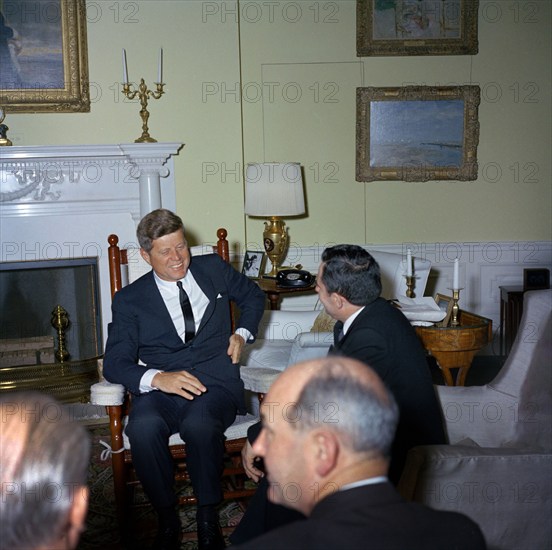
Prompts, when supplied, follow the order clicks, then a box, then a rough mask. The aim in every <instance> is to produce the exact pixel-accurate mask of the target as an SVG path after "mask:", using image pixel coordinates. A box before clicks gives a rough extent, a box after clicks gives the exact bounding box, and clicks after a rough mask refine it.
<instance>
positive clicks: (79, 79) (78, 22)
mask: <svg viewBox="0 0 552 550" xmlns="http://www.w3.org/2000/svg"><path fill="white" fill-rule="evenodd" d="M0 106H2V107H3V108H4V110H5V111H6V112H26V113H36V112H87V111H90V95H89V80H88V52H87V43H86V4H85V0H0Z"/></svg>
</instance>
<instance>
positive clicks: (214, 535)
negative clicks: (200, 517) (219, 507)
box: [197, 519, 226, 550]
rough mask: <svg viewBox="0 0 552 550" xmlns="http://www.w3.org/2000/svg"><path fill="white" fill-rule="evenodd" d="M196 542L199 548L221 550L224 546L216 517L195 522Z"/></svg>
mask: <svg viewBox="0 0 552 550" xmlns="http://www.w3.org/2000/svg"><path fill="white" fill-rule="evenodd" d="M197 544H198V548H199V550H221V549H222V548H226V543H225V542H224V537H223V536H222V530H221V528H220V524H219V522H218V519H215V520H211V521H198V522H197Z"/></svg>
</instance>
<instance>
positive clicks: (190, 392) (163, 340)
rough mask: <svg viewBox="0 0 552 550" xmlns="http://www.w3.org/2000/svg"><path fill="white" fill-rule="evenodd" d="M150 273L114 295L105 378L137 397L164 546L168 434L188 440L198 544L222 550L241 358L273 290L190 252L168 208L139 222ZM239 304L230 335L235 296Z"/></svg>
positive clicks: (169, 542)
mask: <svg viewBox="0 0 552 550" xmlns="http://www.w3.org/2000/svg"><path fill="white" fill-rule="evenodd" d="M137 237H138V242H139V243H140V247H141V248H140V254H141V255H142V257H143V258H144V259H145V260H146V262H148V264H150V265H151V267H152V271H150V272H149V273H147V274H145V275H143V276H142V277H140V278H139V279H138V280H137V281H135V282H133V283H132V284H130V285H128V286H126V287H124V288H123V289H122V290H120V291H118V292H117V293H116V294H115V296H114V299H113V304H112V312H113V320H112V322H111V323H110V325H109V333H108V339H107V343H106V349H105V355H104V376H105V378H106V379H107V380H108V381H109V382H114V383H118V384H122V385H124V386H125V387H126V388H127V389H128V390H130V391H131V392H132V393H133V394H134V396H133V399H132V408H131V411H130V417H129V423H128V426H127V428H126V433H127V435H128V437H129V439H130V444H131V447H132V458H133V464H134V467H135V469H136V473H137V475H138V478H139V480H140V482H141V483H142V486H143V488H144V491H145V492H146V494H147V496H148V497H149V499H150V501H151V503H152V505H153V507H154V508H155V510H156V512H157V514H158V517H159V531H158V536H157V540H156V543H155V547H156V548H164V549H165V548H179V547H180V544H179V538H180V520H179V517H178V515H177V512H176V495H175V492H174V487H173V485H174V462H173V459H172V457H171V454H170V450H169V447H168V441H169V437H170V435H172V434H173V433H179V434H180V436H181V437H182V439H183V440H184V441H185V442H186V453H187V458H186V464H187V468H188V472H189V474H190V480H191V483H192V487H193V490H194V494H195V495H196V497H197V500H198V510H197V528H198V543H199V548H200V550H215V549H218V548H224V539H223V537H222V532H221V530H220V526H219V521H218V516H217V513H216V509H215V506H216V505H217V504H218V503H219V502H220V501H221V499H222V491H221V482H220V478H221V474H222V469H223V458H224V432H225V430H226V429H227V428H228V427H229V426H230V425H231V424H232V423H233V422H234V420H235V417H236V413H237V412H239V413H242V414H244V413H245V402H244V388H243V382H242V381H241V378H240V370H239V359H240V354H241V351H242V348H243V346H244V345H245V343H246V342H247V341H249V340H253V338H254V335H255V334H256V332H257V327H258V324H259V321H260V319H261V316H262V313H263V310H264V302H265V296H264V293H263V292H262V291H261V290H260V289H259V287H258V286H257V285H256V284H255V283H253V282H252V281H250V280H249V279H248V278H247V277H246V276H244V275H242V274H241V273H238V272H237V271H236V270H235V269H234V268H233V267H232V266H230V265H229V264H228V263H227V262H225V261H223V260H222V259H221V258H220V257H219V256H218V255H217V254H208V255H205V256H198V257H195V258H191V257H190V252H189V249H188V242H187V240H186V237H185V235H184V226H183V223H182V220H181V219H180V218H179V217H178V216H177V215H176V214H174V213H173V212H170V211H169V210H165V209H159V210H154V211H153V212H151V213H149V214H147V215H146V216H145V217H144V218H143V219H142V220H141V221H140V223H139V225H138V228H137ZM231 300H233V301H234V302H235V303H236V304H237V306H238V307H239V310H240V318H239V324H238V328H237V329H236V331H235V333H234V334H232V331H231V317H230V301H231Z"/></svg>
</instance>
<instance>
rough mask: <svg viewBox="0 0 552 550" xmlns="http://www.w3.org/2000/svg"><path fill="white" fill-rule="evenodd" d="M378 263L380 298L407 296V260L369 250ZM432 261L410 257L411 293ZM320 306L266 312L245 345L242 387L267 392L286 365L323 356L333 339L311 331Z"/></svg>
mask: <svg viewBox="0 0 552 550" xmlns="http://www.w3.org/2000/svg"><path fill="white" fill-rule="evenodd" d="M364 248H365V249H366V250H368V251H369V252H370V254H372V256H373V257H374V258H375V260H376V261H377V262H378V264H379V266H380V271H381V279H382V297H383V298H386V299H395V298H397V297H399V296H405V295H406V278H405V276H404V275H405V273H406V259H405V258H404V256H402V255H400V254H393V253H390V252H379V251H370V249H369V247H367V246H365V247H364ZM430 269H431V262H430V261H429V260H424V259H421V258H416V257H414V258H413V275H414V278H415V279H414V289H413V290H414V293H415V296H416V297H422V296H423V295H424V291H425V287H426V284H427V279H428V277H429V271H430ZM321 310H322V308H321V307H318V306H317V308H316V309H314V310H311V311H284V310H278V311H265V313H264V315H263V319H262V321H261V325H260V328H259V335H258V338H257V340H256V342H255V343H253V344H251V345H248V346H246V347H245V350H244V352H243V354H242V360H241V364H242V367H241V377H242V379H243V381H244V384H245V387H246V388H247V389H248V390H250V391H252V392H256V393H266V392H267V391H268V388H269V387H270V385H271V384H272V382H273V380H274V379H275V377H276V376H277V375H278V374H279V373H280V372H282V371H283V370H284V369H285V368H286V367H288V366H289V365H293V364H295V363H298V362H299V361H305V360H308V359H314V358H316V357H323V356H325V355H326V354H327V353H328V348H329V347H330V345H331V344H332V342H333V334H332V333H331V332H326V331H321V332H311V329H312V327H313V325H314V323H315V320H316V318H317V317H318V315H319V314H320V313H321Z"/></svg>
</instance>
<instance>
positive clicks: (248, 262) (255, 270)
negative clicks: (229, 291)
mask: <svg viewBox="0 0 552 550" xmlns="http://www.w3.org/2000/svg"><path fill="white" fill-rule="evenodd" d="M265 264H266V254H265V253H264V251H262V250H246V251H245V256H244V257H243V266H242V273H243V274H244V275H246V276H247V277H249V278H250V279H259V278H261V277H262V275H263V273H264V268H265Z"/></svg>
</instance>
